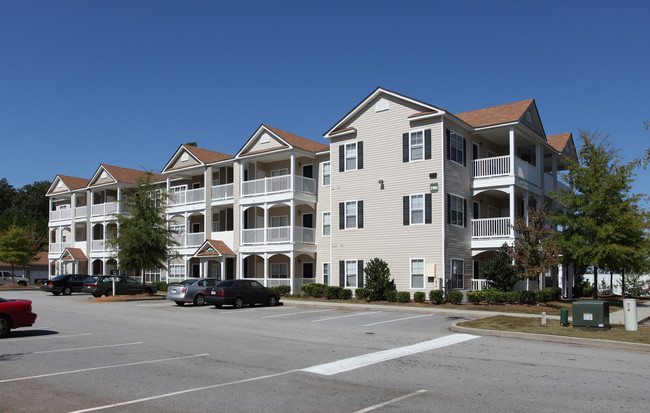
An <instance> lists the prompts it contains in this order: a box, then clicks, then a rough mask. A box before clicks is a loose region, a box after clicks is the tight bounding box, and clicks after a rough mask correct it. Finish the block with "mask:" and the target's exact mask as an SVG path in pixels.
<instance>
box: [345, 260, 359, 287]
mask: <svg viewBox="0 0 650 413" xmlns="http://www.w3.org/2000/svg"><path fill="white" fill-rule="evenodd" d="M345 286H346V287H348V288H357V261H356V260H355V261H346V262H345Z"/></svg>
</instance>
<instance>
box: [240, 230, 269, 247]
mask: <svg viewBox="0 0 650 413" xmlns="http://www.w3.org/2000/svg"><path fill="white" fill-rule="evenodd" d="M242 244H264V228H253V229H244V230H242Z"/></svg>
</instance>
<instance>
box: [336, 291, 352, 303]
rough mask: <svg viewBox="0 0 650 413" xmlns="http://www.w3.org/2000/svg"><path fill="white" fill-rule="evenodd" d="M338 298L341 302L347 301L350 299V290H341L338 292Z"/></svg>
mask: <svg viewBox="0 0 650 413" xmlns="http://www.w3.org/2000/svg"><path fill="white" fill-rule="evenodd" d="M339 298H340V299H341V300H349V299H350V298H352V290H348V289H347V288H341V290H340V291H339Z"/></svg>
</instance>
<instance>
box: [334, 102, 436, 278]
mask: <svg viewBox="0 0 650 413" xmlns="http://www.w3.org/2000/svg"><path fill="white" fill-rule="evenodd" d="M380 98H382V97H380ZM383 98H384V99H387V100H389V109H388V110H385V111H381V112H376V111H375V103H376V101H375V102H372V103H371V104H370V105H368V106H367V107H366V110H364V111H361V112H360V113H359V114H358V115H357V116H356V117H355V118H354V119H352V120H351V122H350V124H347V125H345V126H346V127H350V126H352V127H354V128H356V130H357V133H356V134H352V135H347V136H344V137H341V138H335V139H332V144H331V154H330V158H331V171H332V176H331V195H332V207H331V209H332V210H331V213H332V238H331V242H332V244H333V246H332V261H331V276H332V278H333V282H334V284H336V285H338V282H339V261H340V260H353V259H360V260H364V266H365V264H367V262H368V261H369V260H370V259H372V258H375V257H377V258H381V259H383V260H384V261H386V262H387V263H388V265H389V267H390V270H391V275H392V277H393V278H394V279H395V283H396V286H397V288H398V290H409V288H410V260H411V258H424V259H425V262H426V272H425V290H429V289H431V288H433V284H429V283H427V282H426V281H427V279H426V277H432V276H434V274H433V273H432V272H431V269H432V268H433V265H435V268H436V274H435V276H437V277H440V276H441V274H440V270H441V268H442V226H441V220H440V219H439V218H437V217H438V216H439V215H440V214H441V211H442V208H443V196H442V192H438V193H433V194H432V200H431V201H432V220H433V223H431V224H424V225H409V226H405V225H403V197H404V196H408V195H413V194H427V193H429V192H430V184H431V183H434V182H437V183H440V182H441V173H442V167H441V157H442V155H441V150H442V145H441V142H442V136H441V134H440V127H439V126H438V123H439V119H437V118H434V119H431V120H429V121H427V122H418V123H417V124H414V123H413V122H410V121H409V119H408V116H410V115H412V114H414V113H419V112H421V111H422V108H421V107H419V106H415V105H413V104H410V103H408V102H405V101H401V100H396V99H394V98H391V97H388V96H383ZM422 129H431V143H432V148H431V149H432V156H431V159H428V160H422V161H416V162H409V163H404V162H402V134H403V133H406V132H411V131H416V130H422ZM359 141H363V169H360V170H356V171H349V172H342V173H341V172H339V162H338V153H339V152H338V151H339V145H342V144H345V143H349V142H359ZM430 173H437V174H438V178H437V179H430V178H429V174H430ZM379 180H383V181H384V189H383V190H382V189H380V184H379V183H378V181H379ZM359 200H362V201H363V202H364V228H360V229H344V230H340V229H339V203H340V202H345V201H359Z"/></svg>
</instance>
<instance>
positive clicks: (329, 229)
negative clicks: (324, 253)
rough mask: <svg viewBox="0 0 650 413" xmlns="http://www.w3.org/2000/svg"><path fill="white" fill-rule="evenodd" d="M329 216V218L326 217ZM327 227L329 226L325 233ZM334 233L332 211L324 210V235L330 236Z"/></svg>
mask: <svg viewBox="0 0 650 413" xmlns="http://www.w3.org/2000/svg"><path fill="white" fill-rule="evenodd" d="M325 217H327V219H325ZM325 228H327V233H325ZM331 234H332V213H331V212H329V211H328V212H323V236H324V237H329V236H330V235H331Z"/></svg>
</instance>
